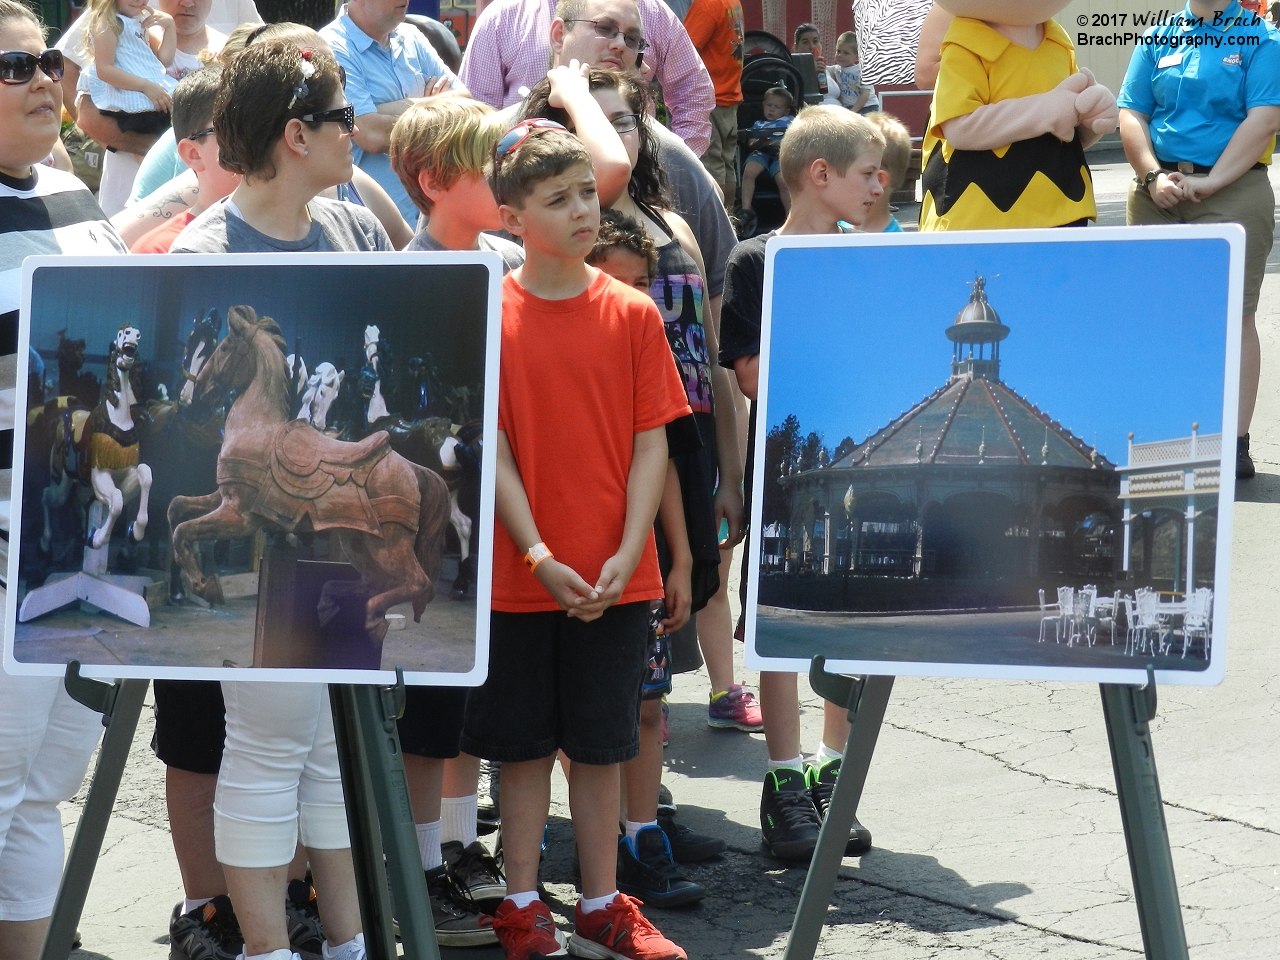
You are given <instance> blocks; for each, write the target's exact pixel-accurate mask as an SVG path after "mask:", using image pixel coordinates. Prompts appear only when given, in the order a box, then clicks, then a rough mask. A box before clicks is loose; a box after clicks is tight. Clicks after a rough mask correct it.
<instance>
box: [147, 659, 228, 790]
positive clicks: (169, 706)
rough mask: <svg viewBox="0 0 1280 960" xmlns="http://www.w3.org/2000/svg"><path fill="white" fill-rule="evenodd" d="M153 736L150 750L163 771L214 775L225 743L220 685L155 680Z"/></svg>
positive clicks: (217, 683) (225, 732) (224, 723)
mask: <svg viewBox="0 0 1280 960" xmlns="http://www.w3.org/2000/svg"><path fill="white" fill-rule="evenodd" d="M151 687H152V690H153V691H154V693H155V698H156V732H155V737H154V738H153V739H152V741H151V749H152V750H153V751H154V752H155V755H156V756H157V757H158V758H159V760H160V762H161V763H163V764H164V765H165V766H166V767H176V768H177V769H179V770H186V771H187V772H189V773H207V774H213V775H215V776H216V775H217V773H218V767H220V766H221V765H222V745H223V743H225V742H226V739H227V721H226V708H225V707H224V706H223V703H222V684H220V683H219V682H218V681H216V680H157V681H155V682H154V683H153V684H152V685H151Z"/></svg>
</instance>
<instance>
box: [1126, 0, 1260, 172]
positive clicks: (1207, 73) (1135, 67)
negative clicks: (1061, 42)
mask: <svg viewBox="0 0 1280 960" xmlns="http://www.w3.org/2000/svg"><path fill="white" fill-rule="evenodd" d="M1117 103H1118V104H1119V105H1120V107H1121V108H1123V109H1127V110H1134V111H1136V112H1138V113H1142V114H1145V115H1146V116H1148V117H1150V126H1151V143H1152V146H1153V147H1154V148H1155V154H1156V157H1157V158H1158V159H1160V160H1162V161H1165V162H1168V163H1176V162H1178V161H1180V160H1186V161H1190V162H1191V163H1197V164H1200V165H1201V166H1205V167H1211V166H1213V165H1214V164H1215V163H1217V161H1218V158H1219V157H1220V156H1221V155H1222V151H1223V150H1225V149H1226V146H1227V142H1228V141H1229V140H1230V139H1231V137H1232V135H1234V134H1235V132H1236V128H1237V127H1239V126H1240V124H1241V123H1242V122H1243V121H1244V118H1245V114H1246V113H1247V112H1248V111H1249V110H1250V109H1252V108H1253V107H1269V106H1280V34H1277V32H1276V29H1275V28H1274V27H1272V26H1271V25H1270V24H1268V23H1267V22H1266V21H1265V20H1263V19H1262V18H1261V17H1259V16H1257V15H1255V14H1253V13H1250V12H1248V11H1246V10H1243V9H1242V8H1241V6H1240V4H1239V2H1236V0H1233V2H1232V4H1231V6H1229V7H1227V9H1226V10H1223V11H1221V12H1220V13H1217V14H1215V15H1214V16H1212V17H1209V18H1205V19H1201V18H1199V17H1196V16H1195V14H1193V13H1192V12H1191V6H1190V4H1188V5H1187V7H1186V8H1185V9H1184V10H1183V11H1182V12H1181V13H1180V14H1177V15H1175V16H1174V17H1171V18H1170V22H1169V23H1168V24H1165V25H1163V26H1157V27H1152V28H1150V29H1149V30H1147V31H1146V33H1144V34H1143V40H1142V42H1141V43H1139V44H1138V46H1137V47H1135V48H1134V51H1133V57H1132V59H1131V60H1130V61H1129V70H1128V72H1127V73H1126V74H1125V78H1124V86H1122V87H1121V88H1120V96H1119V97H1118V98H1117ZM1274 145H1275V142H1274V140H1273V141H1272V143H1271V144H1270V145H1268V147H1267V150H1266V152H1265V153H1264V154H1263V155H1262V157H1261V159H1262V160H1263V161H1265V162H1267V163H1270V162H1271V152H1272V149H1273V148H1274Z"/></svg>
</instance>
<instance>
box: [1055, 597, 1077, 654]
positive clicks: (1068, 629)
mask: <svg viewBox="0 0 1280 960" xmlns="http://www.w3.org/2000/svg"><path fill="white" fill-rule="evenodd" d="M1075 602H1076V590H1075V587H1059V588H1058V609H1059V610H1060V611H1061V612H1062V613H1061V618H1060V619H1061V628H1062V629H1061V631H1060V633H1059V636H1061V635H1062V634H1066V637H1067V646H1071V641H1072V635H1073V630H1074V628H1073V626H1072V620H1073V618H1074V616H1075ZM1055 642H1057V641H1055Z"/></svg>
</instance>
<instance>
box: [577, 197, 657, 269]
mask: <svg viewBox="0 0 1280 960" xmlns="http://www.w3.org/2000/svg"><path fill="white" fill-rule="evenodd" d="M610 250H626V251H628V252H629V253H634V254H635V255H636V256H637V257H639V258H640V259H641V260H643V261H644V262H645V265H646V266H647V268H648V270H649V277H650V279H652V278H653V277H655V276H657V274H658V248H657V247H656V246H655V245H654V242H653V238H652V237H650V236H649V233H648V231H647V230H645V228H644V226H643V225H642V224H641V223H640V221H639V220H637V219H636V218H635V217H629V216H627V215H626V214H625V213H620V212H619V211H617V210H601V211H600V234H599V236H597V237H596V245H595V246H594V247H592V248H591V252H590V253H589V254H587V263H590V264H592V265H593V266H595V265H599V264H601V263H603V262H604V260H605V258H606V257H608V256H609V251H610Z"/></svg>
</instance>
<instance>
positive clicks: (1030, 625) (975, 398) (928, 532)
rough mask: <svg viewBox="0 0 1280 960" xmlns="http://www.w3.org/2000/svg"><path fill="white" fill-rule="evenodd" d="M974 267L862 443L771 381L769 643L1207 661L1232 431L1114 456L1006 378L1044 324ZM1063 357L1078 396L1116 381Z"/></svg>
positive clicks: (764, 605) (764, 599)
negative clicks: (780, 396) (919, 392)
mask: <svg viewBox="0 0 1280 960" xmlns="http://www.w3.org/2000/svg"><path fill="white" fill-rule="evenodd" d="M969 277H970V279H968V280H967V281H959V282H957V283H956V285H955V287H956V297H955V300H953V301H952V304H953V305H952V306H951V308H950V309H949V310H947V311H946V312H945V313H943V316H942V317H940V318H939V321H940V322H938V323H936V324H935V325H933V327H932V331H933V332H932V333H929V332H927V331H926V332H923V333H921V334H920V335H919V336H918V338H917V340H916V341H915V342H916V343H917V348H916V349H917V351H918V352H919V353H920V355H921V358H920V361H919V362H920V363H921V364H922V365H928V364H936V365H935V366H934V367H933V369H935V370H936V374H937V380H936V382H937V386H936V388H935V389H934V390H933V391H932V392H930V393H928V394H927V395H926V396H924V397H923V398H921V399H919V400H917V401H916V402H914V403H913V404H911V406H910V407H908V408H907V409H906V410H904V411H903V412H902V413H900V414H899V415H898V416H896V417H894V418H892V419H891V420H889V421H888V422H883V421H881V425H880V426H879V427H878V428H876V429H874V430H872V431H870V432H869V433H868V434H867V436H865V438H864V439H863V440H862V441H861V442H855V441H853V440H852V439H851V438H849V437H846V439H845V440H844V441H842V442H841V443H840V444H839V445H837V446H836V447H835V450H834V452H828V450H827V448H826V446H825V444H823V443H820V442H818V438H817V435H816V434H810V436H809V439H808V441H807V442H802V441H796V442H790V441H789V440H788V438H791V437H798V435H799V431H800V430H802V429H803V424H802V422H801V421H802V419H803V418H797V417H796V416H794V411H793V409H789V408H788V407H787V406H786V405H782V406H779V405H777V399H776V398H777V391H776V390H775V388H774V386H773V384H774V381H772V380H771V381H770V383H771V386H770V395H771V400H770V410H769V413H768V422H769V423H770V424H771V426H772V429H771V430H770V431H769V432H768V433H769V442H768V443H767V444H766V448H767V452H766V454H765V476H764V478H763V479H764V487H763V491H762V498H761V499H762V502H763V507H762V509H763V516H762V521H763V522H762V525H761V531H762V537H761V546H762V553H761V557H760V565H759V588H758V604H759V607H758V614H757V641H756V642H757V650H758V651H759V652H760V653H761V655H764V656H787V655H789V652H790V651H793V650H798V649H800V647H804V648H805V649H808V650H814V649H818V651H819V652H824V653H825V655H826V656H828V658H829V659H837V658H838V659H857V660H863V659H866V660H881V659H883V660H900V661H914V660H920V661H944V660H947V659H950V658H956V659H960V660H962V661H964V662H990V663H1004V662H1024V663H1025V662H1033V663H1039V664H1044V665H1050V666H1068V665H1069V666H1131V665H1132V664H1133V662H1134V659H1131V658H1141V659H1142V662H1143V663H1144V664H1145V663H1147V662H1150V663H1153V664H1155V665H1156V666H1157V667H1158V668H1161V669H1185V670H1203V669H1205V667H1207V665H1208V655H1209V651H1210V646H1211V645H1210V639H1211V614H1212V598H1213V587H1214V576H1215V551H1216V540H1217V520H1218V492H1219V490H1218V485H1219V462H1220V459H1221V452H1222V451H1221V447H1222V444H1221V435H1220V434H1205V433H1201V432H1200V430H1199V424H1198V423H1194V422H1188V424H1187V426H1188V427H1190V431H1189V434H1187V433H1184V435H1182V436H1175V437H1170V438H1168V439H1160V440H1147V439H1145V437H1144V440H1143V442H1135V439H1134V438H1135V435H1134V433H1133V432H1132V431H1130V432H1129V433H1128V442H1127V449H1124V450H1123V451H1122V452H1123V454H1124V456H1114V454H1113V457H1114V459H1113V458H1112V457H1108V456H1107V455H1106V454H1105V453H1103V452H1102V450H1100V449H1099V442H1098V439H1097V435H1096V434H1095V433H1094V430H1093V427H1094V425H1093V424H1090V423H1076V424H1074V425H1075V426H1076V427H1077V429H1076V430H1074V431H1073V430H1072V429H1070V428H1068V427H1067V426H1066V425H1064V423H1062V422H1060V421H1059V420H1058V419H1056V418H1055V417H1054V412H1053V411H1052V410H1049V409H1042V408H1041V407H1039V406H1037V405H1036V403H1035V402H1034V399H1033V396H1032V395H1031V394H1032V393H1033V391H1026V392H1020V391H1019V390H1015V389H1014V388H1013V387H1012V386H1010V385H1009V384H1008V383H1006V382H1005V380H1004V379H1003V376H1002V362H1007V360H1002V352H1003V354H1004V356H1005V358H1008V357H1010V356H1016V351H1018V349H1019V347H1020V337H1019V334H1020V332H1023V331H1025V330H1026V329H1027V327H1028V326H1029V325H1030V324H1033V323H1039V322H1042V318H1040V317H1033V316H1022V317H1020V318H1018V319H1015V318H1013V317H1011V316H1008V315H1007V314H1006V315H1005V316H1002V314H1001V311H1000V310H999V309H998V308H997V304H998V303H999V299H998V296H997V295H994V294H993V293H992V285H991V284H990V281H991V280H995V277H994V275H991V274H988V276H985V277H984V276H983V275H982V274H974V273H970V274H969ZM960 283H965V284H966V285H967V288H968V289H967V290H966V289H965V288H964V287H961V286H960ZM996 284H997V286H996V289H1000V288H999V286H998V284H999V281H998V280H997V281H996ZM966 295H967V302H965V298H966ZM993 301H995V302H993ZM956 306H959V307H960V309H959V311H958V312H955V307H956ZM939 312H942V311H939ZM950 318H953V319H951V322H950V323H948V322H947V321H948V319H950ZM1019 320H1020V321H1021V326H1020V323H1019ZM930 337H935V338H936V340H935V341H934V342H933V343H931V342H930ZM944 337H945V339H944ZM1030 339H1031V338H1030V337H1028V336H1027V335H1026V334H1025V333H1024V335H1023V337H1022V338H1021V340H1022V343H1024V344H1027V346H1025V347H1023V349H1033V348H1034V347H1033V345H1032V344H1031V343H1029V342H1028V341H1029V340H1030ZM944 344H945V346H944ZM944 351H945V352H944ZM1095 366H1096V365H1095ZM1062 371H1063V376H1066V377H1076V378H1078V379H1079V380H1080V389H1081V390H1085V391H1088V390H1095V389H1099V388H1102V387H1105V385H1106V383H1107V382H1108V379H1109V376H1108V375H1107V374H1106V373H1105V372H1099V371H1097V370H1095V371H1094V372H1093V373H1090V372H1088V371H1083V370H1082V369H1081V367H1080V364H1079V363H1076V364H1074V365H1073V364H1072V363H1064V364H1063V365H1062ZM790 389H794V390H796V391H800V390H803V389H804V387H803V386H801V385H799V384H796V385H794V386H793V387H791V388H790ZM1051 392H1054V393H1057V394H1058V395H1061V393H1060V391H1056V390H1055V391H1051ZM1219 395H1220V394H1219ZM886 399H890V398H886ZM1214 412H1215V413H1216V411H1214ZM1206 413H1208V411H1206ZM1123 416H1124V414H1123V413H1122V412H1117V413H1116V414H1115V415H1114V416H1113V417H1112V418H1111V419H1112V420H1113V421H1114V420H1117V419H1119V418H1123ZM788 419H789V420H790V421H791V422H789V423H788V422H787V421H788ZM1206 419H1207V417H1206ZM864 422H865V421H864ZM1144 422H1145V421H1144ZM827 423H828V424H831V421H830V419H828V421H827ZM832 425H834V424H832ZM853 425H854V424H853V423H850V424H849V426H853ZM798 428H799V429H798ZM846 432H849V431H846V430H845V429H843V428H841V429H840V433H846ZM859 432H862V431H859ZM1081 433H1087V434H1088V436H1089V439H1085V437H1084V436H1082V435H1081ZM1111 433H1112V435H1114V429H1112V430H1111ZM832 435H833V432H831V431H827V432H826V436H832ZM834 435H836V436H838V435H840V434H838V433H836V434H834ZM789 442H790V447H791V448H790V449H788V448H787V447H788V443H789ZM1114 447H1115V444H1114V442H1113V443H1112V449H1113V450H1114ZM1117 452H1119V451H1117ZM1121 460H1122V461H1123V462H1117V461H1121Z"/></svg>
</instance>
